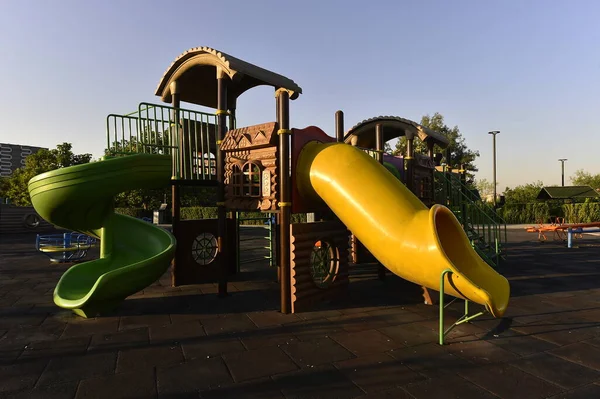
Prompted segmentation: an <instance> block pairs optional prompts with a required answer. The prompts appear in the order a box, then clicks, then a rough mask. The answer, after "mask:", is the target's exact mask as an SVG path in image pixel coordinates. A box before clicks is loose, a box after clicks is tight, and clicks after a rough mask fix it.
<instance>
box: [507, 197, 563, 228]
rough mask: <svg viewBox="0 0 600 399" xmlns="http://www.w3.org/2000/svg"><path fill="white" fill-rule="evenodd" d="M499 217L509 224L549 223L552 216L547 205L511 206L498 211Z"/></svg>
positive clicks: (543, 203)
mask: <svg viewBox="0 0 600 399" xmlns="http://www.w3.org/2000/svg"><path fill="white" fill-rule="evenodd" d="M498 215H500V217H502V219H504V220H505V221H506V223H507V224H523V223H537V222H538V221H544V222H547V221H548V220H549V219H550V216H557V215H551V212H550V206H549V205H548V204H547V203H545V202H542V203H529V204H510V205H504V206H503V207H502V208H500V209H498Z"/></svg>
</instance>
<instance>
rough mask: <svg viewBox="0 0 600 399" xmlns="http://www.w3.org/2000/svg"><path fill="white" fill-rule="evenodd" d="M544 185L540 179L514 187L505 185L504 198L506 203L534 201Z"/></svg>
mask: <svg viewBox="0 0 600 399" xmlns="http://www.w3.org/2000/svg"><path fill="white" fill-rule="evenodd" d="M542 187H544V183H543V182H542V181H539V180H538V181H536V182H533V183H528V184H524V185H521V186H516V187H515V188H510V187H506V190H504V198H505V201H506V204H525V203H528V202H535V201H536V197H537V196H538V194H539V193H540V190H541V189H542Z"/></svg>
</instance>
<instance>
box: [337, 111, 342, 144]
mask: <svg viewBox="0 0 600 399" xmlns="http://www.w3.org/2000/svg"><path fill="white" fill-rule="evenodd" d="M335 137H336V139H337V142H338V143H343V142H344V112H343V111H341V110H340V111H336V113H335Z"/></svg>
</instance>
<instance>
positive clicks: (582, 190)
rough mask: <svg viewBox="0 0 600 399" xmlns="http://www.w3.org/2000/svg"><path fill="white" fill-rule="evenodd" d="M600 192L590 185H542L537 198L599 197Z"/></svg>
mask: <svg viewBox="0 0 600 399" xmlns="http://www.w3.org/2000/svg"><path fill="white" fill-rule="evenodd" d="M599 197H600V194H598V192H596V190H594V189H593V188H592V187H590V186H565V187H562V186H559V187H542V189H541V190H540V193H539V194H538V196H537V199H542V200H547V199H575V198H599Z"/></svg>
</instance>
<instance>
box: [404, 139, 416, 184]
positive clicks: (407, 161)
mask: <svg viewBox="0 0 600 399" xmlns="http://www.w3.org/2000/svg"><path fill="white" fill-rule="evenodd" d="M414 140H415V138H414V137H413V136H412V134H411V135H408V134H407V135H406V156H405V157H404V165H405V166H406V187H408V189H409V190H410V191H412V192H413V193H414V192H415V174H414V168H413V165H414V162H415V147H414Z"/></svg>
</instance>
